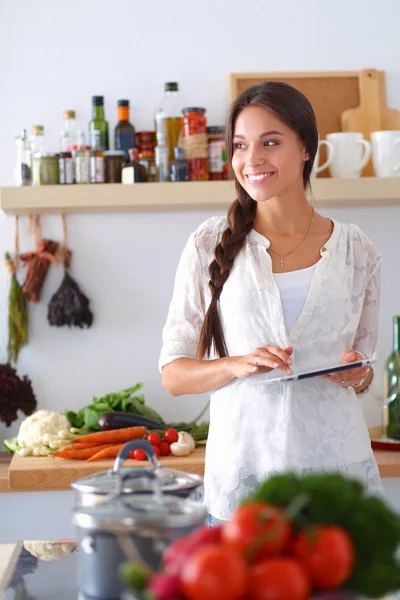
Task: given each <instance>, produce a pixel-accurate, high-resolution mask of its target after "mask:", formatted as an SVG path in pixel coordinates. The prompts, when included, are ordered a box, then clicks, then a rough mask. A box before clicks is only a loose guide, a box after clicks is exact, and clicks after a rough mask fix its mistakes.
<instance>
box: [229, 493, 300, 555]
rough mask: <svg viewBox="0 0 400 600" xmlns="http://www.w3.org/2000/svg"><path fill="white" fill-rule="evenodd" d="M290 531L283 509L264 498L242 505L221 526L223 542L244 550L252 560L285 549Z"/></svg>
mask: <svg viewBox="0 0 400 600" xmlns="http://www.w3.org/2000/svg"><path fill="white" fill-rule="evenodd" d="M290 535H291V525H290V523H289V521H288V520H287V519H286V517H285V514H284V512H283V510H282V509H281V508H279V507H278V506H272V505H269V504H265V503H263V502H253V503H251V504H244V505H243V506H239V508H238V509H236V511H235V512H234V513H233V515H232V518H231V519H230V520H229V521H227V522H226V523H224V525H223V528H222V542H223V544H225V545H227V546H229V547H230V548H232V549H233V550H236V551H237V552H240V553H241V554H244V555H245V556H246V558H247V559H248V561H249V562H250V563H252V562H254V561H256V560H260V559H262V558H265V557H267V556H271V555H273V554H279V553H280V552H282V551H283V550H284V548H285V547H286V545H287V544H288V542H289V539H290Z"/></svg>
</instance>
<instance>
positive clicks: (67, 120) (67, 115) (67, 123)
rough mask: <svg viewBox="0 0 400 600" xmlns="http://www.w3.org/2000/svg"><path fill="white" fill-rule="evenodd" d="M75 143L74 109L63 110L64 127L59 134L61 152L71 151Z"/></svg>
mask: <svg viewBox="0 0 400 600" xmlns="http://www.w3.org/2000/svg"><path fill="white" fill-rule="evenodd" d="M75 143H76V119H75V111H74V110H65V111H64V128H63V130H62V132H61V135H60V145H61V151H62V152H71V150H72V147H73V146H74V145H75Z"/></svg>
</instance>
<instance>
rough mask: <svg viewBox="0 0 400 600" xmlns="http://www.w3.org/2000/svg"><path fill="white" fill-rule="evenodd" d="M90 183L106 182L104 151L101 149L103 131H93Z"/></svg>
mask: <svg viewBox="0 0 400 600" xmlns="http://www.w3.org/2000/svg"><path fill="white" fill-rule="evenodd" d="M90 183H104V152H103V150H101V133H100V131H92V149H91V151H90Z"/></svg>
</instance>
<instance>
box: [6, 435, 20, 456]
mask: <svg viewBox="0 0 400 600" xmlns="http://www.w3.org/2000/svg"><path fill="white" fill-rule="evenodd" d="M3 449H4V451H5V452H8V453H9V454H14V452H17V450H19V449H20V447H19V444H18V438H17V437H13V438H10V439H9V440H4V442H3Z"/></svg>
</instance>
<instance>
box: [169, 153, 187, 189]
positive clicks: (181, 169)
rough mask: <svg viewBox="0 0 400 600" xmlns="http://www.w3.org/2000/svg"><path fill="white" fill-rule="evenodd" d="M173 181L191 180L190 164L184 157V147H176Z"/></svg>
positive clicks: (172, 171) (172, 167) (172, 166)
mask: <svg viewBox="0 0 400 600" xmlns="http://www.w3.org/2000/svg"><path fill="white" fill-rule="evenodd" d="M171 181H189V166H188V164H187V162H186V160H185V159H184V158H183V149H182V148H175V160H174V162H173V163H172V165H171Z"/></svg>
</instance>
